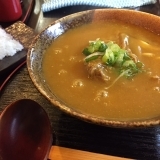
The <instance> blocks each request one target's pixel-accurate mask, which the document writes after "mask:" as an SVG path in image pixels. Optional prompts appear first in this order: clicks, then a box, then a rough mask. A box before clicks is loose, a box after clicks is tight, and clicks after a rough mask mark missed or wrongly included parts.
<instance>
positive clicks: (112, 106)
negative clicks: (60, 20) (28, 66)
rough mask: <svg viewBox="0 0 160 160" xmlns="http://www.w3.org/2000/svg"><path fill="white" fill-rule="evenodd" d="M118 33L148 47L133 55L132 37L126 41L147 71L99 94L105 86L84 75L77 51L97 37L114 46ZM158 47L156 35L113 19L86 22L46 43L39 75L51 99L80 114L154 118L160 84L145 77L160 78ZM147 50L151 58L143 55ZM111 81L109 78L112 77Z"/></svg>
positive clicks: (80, 56) (80, 53)
mask: <svg viewBox="0 0 160 160" xmlns="http://www.w3.org/2000/svg"><path fill="white" fill-rule="evenodd" d="M121 33H125V34H126V35H129V36H131V37H132V36H133V37H136V39H137V42H138V40H141V41H142V42H147V44H150V46H149V47H145V45H144V46H142V47H141V50H140V51H138V50H139V49H138V47H139V46H134V38H133V39H131V40H130V43H131V44H130V47H131V48H132V49H133V50H134V52H137V53H135V54H137V55H138V57H139V59H140V60H141V61H142V62H143V63H144V64H145V67H146V68H147V70H149V71H148V72H147V73H142V74H138V75H136V76H135V77H134V78H133V79H131V80H128V79H126V78H124V77H122V78H120V79H119V80H118V81H117V82H116V83H115V84H114V85H113V86H112V87H111V88H109V89H108V90H104V88H105V87H107V86H109V84H107V83H105V82H103V81H101V80H99V79H91V78H89V77H88V73H87V71H86V68H85V66H84V62H83V59H84V55H83V54H82V50H83V49H84V48H85V47H86V46H87V45H88V41H89V40H95V39H97V38H100V39H101V40H104V41H107V40H112V41H116V42H117V43H119V35H120V34H121ZM159 45H160V37H159V36H158V35H155V34H153V33H152V32H149V31H147V30H144V29H142V28H139V27H137V26H133V25H129V24H128V25H126V24H123V23H122V22H119V21H108V22H107V23H106V22H99V23H96V24H95V23H91V24H86V25H83V26H81V27H78V28H76V29H72V30H69V31H67V32H66V33H65V34H63V35H61V36H60V37H58V38H57V39H56V40H55V41H54V42H53V43H52V45H51V46H50V47H49V48H48V49H47V50H46V53H45V54H44V59H43V74H44V77H45V80H46V82H47V83H48V85H49V87H50V89H51V90H52V91H53V92H54V93H55V95H56V96H57V97H58V98H59V99H61V100H62V101H64V103H66V104H68V105H69V106H70V107H72V108H74V109H75V110H77V111H80V112H82V113H83V112H85V113H86V114H91V115H95V116H99V117H105V118H107V119H119V120H126V119H127V120H131V119H132V120H133V119H145V118H150V117H155V116H158V115H159V114H160V107H159V104H160V89H159V88H160V84H159V83H158V81H159V79H158V80H157V79H156V78H150V75H149V74H151V75H153V76H160V69H159V68H160V53H159V52H160V49H159V48H158V46H159ZM152 47H154V49H152ZM146 48H147V50H146ZM151 51H152V55H150V54H148V55H147V53H150V52H151ZM143 53H145V54H146V55H143ZM153 55H154V56H153ZM116 77H117V75H115V74H113V79H115V78H116ZM102 93H103V94H102Z"/></svg>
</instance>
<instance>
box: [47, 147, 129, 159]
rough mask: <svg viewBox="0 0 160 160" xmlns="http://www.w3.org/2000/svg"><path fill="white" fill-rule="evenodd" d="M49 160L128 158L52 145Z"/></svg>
mask: <svg viewBox="0 0 160 160" xmlns="http://www.w3.org/2000/svg"><path fill="white" fill-rule="evenodd" d="M49 159H50V160H85V159H88V160H129V159H127V158H122V157H115V156H110V155H104V154H98V153H92V152H86V151H81V150H76V149H70V148H65V147H59V146H52V148H51V151H50V154H49Z"/></svg>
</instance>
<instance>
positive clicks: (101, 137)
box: [0, 0, 160, 160]
mask: <svg viewBox="0 0 160 160" xmlns="http://www.w3.org/2000/svg"><path fill="white" fill-rule="evenodd" d="M28 1H29V0H28ZM42 2H43V0H35V6H34V9H33V11H32V13H31V15H30V17H29V19H28V20H27V22H26V23H27V25H28V26H30V27H31V28H33V29H34V30H35V32H36V33H39V32H41V31H42V30H43V29H44V28H45V27H47V26H48V25H49V24H50V23H52V22H53V21H55V20H57V19H59V18H61V17H63V16H66V15H69V14H72V13H76V12H79V11H84V10H88V9H96V8H100V7H93V6H70V7H64V8H61V9H57V10H54V11H51V12H48V13H44V14H43V13H42V12H41V4H42ZM135 10H140V11H144V12H148V13H151V14H155V15H158V16H159V15H160V8H159V5H158V4H155V5H148V6H143V7H138V8H135ZM5 78H6V75H4V77H3V76H2V77H1V78H0V79H1V81H2V79H5ZM21 98H30V99H33V100H35V101H36V102H38V103H39V104H41V105H42V106H43V108H44V109H45V110H46V112H47V113H48V115H49V118H50V121H51V124H52V132H53V145H56V146H61V147H68V148H72V149H79V150H83V151H89V152H95V153H100V154H106V155H111V156H118V157H125V158H132V159H145V160H146V159H160V127H159V126H155V127H150V128H137V129H124V128H109V127H104V126H98V125H95V124H90V123H87V122H84V121H81V120H79V119H77V118H74V117H71V116H69V115H66V114H65V113H63V112H62V111H61V110H59V109H58V108H56V107H55V106H53V105H52V104H50V102H49V101H48V100H47V99H45V98H44V97H43V96H42V95H41V94H40V93H39V92H38V91H37V89H36V88H35V86H34V85H33V83H32V81H31V79H30V77H29V75H28V70H27V67H26V65H23V66H22V67H21V68H20V69H19V70H18V71H17V72H16V74H14V76H13V77H11V78H10V80H9V81H8V83H7V85H6V86H5V87H4V88H3V90H2V91H0V111H2V110H3V109H4V108H5V107H6V106H7V105H8V104H10V103H11V102H13V101H15V100H18V99H21ZM73 156H74V155H73ZM86 159H87V158H86Z"/></svg>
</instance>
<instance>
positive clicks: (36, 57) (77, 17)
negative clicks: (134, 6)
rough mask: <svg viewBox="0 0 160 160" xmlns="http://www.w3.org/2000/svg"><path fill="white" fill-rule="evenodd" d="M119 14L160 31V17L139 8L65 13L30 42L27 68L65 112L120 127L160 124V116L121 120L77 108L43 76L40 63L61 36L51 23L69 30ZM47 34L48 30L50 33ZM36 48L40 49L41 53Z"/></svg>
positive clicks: (49, 98) (132, 21) (96, 122)
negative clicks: (105, 117) (59, 94)
mask: <svg viewBox="0 0 160 160" xmlns="http://www.w3.org/2000/svg"><path fill="white" fill-rule="evenodd" d="M115 18H116V19H118V20H121V21H124V22H125V23H131V24H135V25H138V26H140V27H143V28H146V29H148V30H150V31H152V32H154V33H156V34H160V17H158V16H155V15H152V14H149V13H144V12H140V11H135V10H127V9H95V10H88V11H83V12H78V13H75V14H72V15H69V16H66V17H63V18H61V19H59V20H57V21H55V22H53V23H52V24H50V25H49V26H48V27H46V28H45V29H44V30H43V31H42V32H41V33H40V34H39V35H38V36H36V37H35V39H34V41H33V42H32V45H31V46H30V48H29V50H28V54H27V68H28V71H29V75H30V77H31V80H32V81H33V83H34V85H35V86H36V88H37V89H38V90H39V91H40V93H42V95H43V96H45V97H46V98H47V99H48V100H49V101H50V102H51V103H52V104H53V105H55V106H56V107H58V108H59V109H60V110H62V111H64V112H65V113H67V114H69V115H71V116H74V117H77V118H79V119H81V120H84V121H87V122H89V123H94V124H98V125H103V126H109V127H120V128H137V127H149V126H155V125H159V124H160V116H158V117H155V118H151V119H143V120H133V121H119V120H111V119H104V118H100V117H95V116H92V115H88V114H84V113H81V112H79V111H76V110H75V109H73V108H70V107H68V106H67V105H65V104H64V103H63V102H61V100H59V99H58V98H57V97H56V96H55V95H54V94H53V93H52V92H51V91H50V89H49V87H48V86H47V84H46V83H45V81H44V80H43V76H42V72H41V69H40V68H41V67H39V66H41V61H42V55H43V53H44V51H45V49H46V48H47V46H48V45H49V44H50V43H51V42H52V41H53V38H54V37H56V36H57V35H54V34H55V33H51V32H50V30H51V27H53V26H55V25H56V24H60V28H61V29H62V30H63V31H66V30H68V29H70V28H73V27H76V26H78V25H82V24H83V23H89V22H91V21H97V22H98V21H100V20H106V19H115ZM82 22H83V23H82ZM55 32H56V31H55ZM46 34H48V36H47V37H46ZM51 34H53V35H51ZM43 39H44V40H43ZM36 51H38V53H37V52H36Z"/></svg>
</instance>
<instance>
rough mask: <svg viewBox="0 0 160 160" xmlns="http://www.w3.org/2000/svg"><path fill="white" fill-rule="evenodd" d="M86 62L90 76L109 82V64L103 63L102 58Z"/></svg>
mask: <svg viewBox="0 0 160 160" xmlns="http://www.w3.org/2000/svg"><path fill="white" fill-rule="evenodd" d="M85 64H86V68H87V71H88V74H89V77H92V78H99V79H102V80H103V81H105V82H108V81H109V80H110V76H108V70H107V66H105V65H104V64H102V62H101V61H100V60H94V61H90V62H88V63H85Z"/></svg>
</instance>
